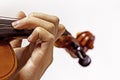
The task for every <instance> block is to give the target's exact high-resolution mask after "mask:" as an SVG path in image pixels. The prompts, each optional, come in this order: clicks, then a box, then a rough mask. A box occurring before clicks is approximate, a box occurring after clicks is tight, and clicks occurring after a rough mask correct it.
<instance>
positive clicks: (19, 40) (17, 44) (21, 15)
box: [10, 11, 26, 48]
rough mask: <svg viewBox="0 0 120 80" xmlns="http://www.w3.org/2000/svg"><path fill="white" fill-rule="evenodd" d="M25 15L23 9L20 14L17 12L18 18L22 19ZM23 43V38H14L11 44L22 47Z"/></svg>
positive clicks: (14, 46)
mask: <svg viewBox="0 0 120 80" xmlns="http://www.w3.org/2000/svg"><path fill="white" fill-rule="evenodd" d="M25 16H26V15H25V13H24V12H22V11H20V12H18V14H17V18H18V19H22V18H24V17H25ZM21 43H22V39H15V40H12V41H11V42H10V44H11V46H12V47H13V48H16V47H21Z"/></svg>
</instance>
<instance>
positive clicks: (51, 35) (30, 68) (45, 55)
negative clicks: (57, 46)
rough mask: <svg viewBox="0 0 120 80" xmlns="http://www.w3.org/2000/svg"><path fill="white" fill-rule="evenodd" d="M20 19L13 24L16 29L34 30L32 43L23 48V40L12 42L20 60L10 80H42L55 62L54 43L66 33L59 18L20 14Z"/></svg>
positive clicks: (29, 38) (31, 37)
mask: <svg viewBox="0 0 120 80" xmlns="http://www.w3.org/2000/svg"><path fill="white" fill-rule="evenodd" d="M17 18H18V19H19V20H18V21H16V22H13V23H12V26H13V27H14V28H15V29H34V31H33V32H32V34H31V35H30V36H29V37H28V38H27V40H28V41H29V42H30V43H29V45H27V46H26V47H21V43H22V39H17V40H13V41H11V45H12V47H13V49H14V51H15V54H16V56H17V59H18V67H17V70H16V72H15V73H14V74H13V75H12V76H11V77H10V78H9V79H8V80H40V78H41V77H42V75H43V74H44V72H45V71H46V69H47V68H48V67H49V65H50V64H51V63H52V61H53V46H54V42H55V41H56V40H57V39H58V38H59V37H60V36H61V34H62V33H63V32H64V31H65V28H64V26H63V25H62V24H59V18H58V17H56V16H53V15H48V14H44V13H37V12H33V13H30V14H29V15H27V16H26V15H25V13H24V12H22V11H21V12H19V13H18V15H17Z"/></svg>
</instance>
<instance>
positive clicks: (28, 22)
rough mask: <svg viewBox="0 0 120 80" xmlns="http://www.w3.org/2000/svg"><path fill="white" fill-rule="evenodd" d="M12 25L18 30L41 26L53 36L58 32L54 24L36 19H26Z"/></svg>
mask: <svg viewBox="0 0 120 80" xmlns="http://www.w3.org/2000/svg"><path fill="white" fill-rule="evenodd" d="M12 25H13V26H14V28H16V29H34V28H36V27H37V26H40V27H42V28H44V29H46V30H48V31H49V32H50V33H52V34H55V31H56V26H55V25H54V24H53V23H50V22H48V21H45V20H42V19H39V18H35V17H25V18H23V19H21V20H18V21H16V22H14V23H13V24H12Z"/></svg>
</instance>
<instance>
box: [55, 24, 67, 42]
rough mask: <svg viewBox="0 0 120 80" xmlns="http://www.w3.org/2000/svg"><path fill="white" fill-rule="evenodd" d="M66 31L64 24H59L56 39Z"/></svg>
mask: <svg viewBox="0 0 120 80" xmlns="http://www.w3.org/2000/svg"><path fill="white" fill-rule="evenodd" d="M64 32H65V27H64V25H62V24H59V25H58V32H57V34H56V37H55V38H56V40H57V39H58V38H59V37H60V36H61V35H62V34H63V33H64Z"/></svg>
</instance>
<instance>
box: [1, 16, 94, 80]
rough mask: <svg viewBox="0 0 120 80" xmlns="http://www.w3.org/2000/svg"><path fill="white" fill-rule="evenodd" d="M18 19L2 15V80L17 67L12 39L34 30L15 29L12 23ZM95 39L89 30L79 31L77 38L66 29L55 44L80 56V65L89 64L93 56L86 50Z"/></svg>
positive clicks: (73, 55)
mask: <svg viewBox="0 0 120 80" xmlns="http://www.w3.org/2000/svg"><path fill="white" fill-rule="evenodd" d="M16 20H17V19H16V18H10V17H3V16H0V61H1V63H0V80H5V79H7V78H8V77H10V75H12V74H13V73H14V72H15V70H16V68H17V58H16V55H15V53H14V50H13V48H12V47H11V45H10V41H11V40H13V39H16V38H20V37H22V38H26V37H28V36H29V35H30V34H31V33H32V31H33V30H27V29H24V30H16V29H14V28H13V27H12V25H11V23H12V22H14V21H16ZM94 40H95V36H94V35H93V34H92V33H91V32H89V31H84V32H81V33H77V36H76V38H75V37H73V36H72V34H71V33H70V32H68V31H67V29H66V30H65V32H64V33H63V34H62V35H61V36H60V38H59V39H57V40H56V42H55V46H56V47H58V48H63V49H65V50H66V51H67V52H68V53H69V54H70V55H71V56H72V57H73V58H78V59H79V61H78V62H79V64H80V65H82V66H88V65H89V64H90V63H91V58H90V57H89V56H88V55H87V54H86V52H87V51H88V50H89V49H93V47H94V46H93V44H94Z"/></svg>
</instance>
